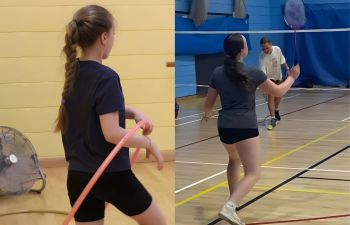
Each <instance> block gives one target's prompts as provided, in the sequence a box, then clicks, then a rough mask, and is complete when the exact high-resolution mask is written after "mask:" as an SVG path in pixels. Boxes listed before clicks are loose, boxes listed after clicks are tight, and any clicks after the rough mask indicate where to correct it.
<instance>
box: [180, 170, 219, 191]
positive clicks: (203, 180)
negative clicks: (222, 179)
mask: <svg viewBox="0 0 350 225" xmlns="http://www.w3.org/2000/svg"><path fill="white" fill-rule="evenodd" d="M223 173H226V170H223V171H221V172H219V173H216V174H214V175H211V176H210V177H207V178H204V179H202V180H199V181H197V182H195V183H193V184H190V185H187V186H185V187H183V188H180V189H178V190H176V191H175V194H177V193H180V192H181V191H184V190H186V189H188V188H191V187H193V186H196V185H197V184H200V183H203V182H205V181H207V180H210V179H211V178H214V177H216V176H219V175H220V174H223Z"/></svg>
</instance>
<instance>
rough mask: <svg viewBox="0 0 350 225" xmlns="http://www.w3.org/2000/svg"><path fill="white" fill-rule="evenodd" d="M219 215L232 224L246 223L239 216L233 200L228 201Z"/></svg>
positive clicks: (241, 224)
mask: <svg viewBox="0 0 350 225" xmlns="http://www.w3.org/2000/svg"><path fill="white" fill-rule="evenodd" d="M219 217H220V218H221V219H223V220H225V221H226V222H228V223H230V224H232V225H245V223H243V222H242V221H241V219H240V218H239V217H238V215H237V212H236V205H235V204H234V203H233V202H232V201H228V202H226V203H225V205H224V206H223V207H222V209H221V211H220V212H219Z"/></svg>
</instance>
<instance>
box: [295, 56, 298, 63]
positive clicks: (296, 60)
mask: <svg viewBox="0 0 350 225" xmlns="http://www.w3.org/2000/svg"><path fill="white" fill-rule="evenodd" d="M296 64H298V59H297V56H296V55H295V57H294V65H296Z"/></svg>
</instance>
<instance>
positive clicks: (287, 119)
mask: <svg viewBox="0 0 350 225" xmlns="http://www.w3.org/2000/svg"><path fill="white" fill-rule="evenodd" d="M264 119H265V118H258V120H264ZM348 119H349V118H348ZM283 121H304V122H338V123H340V122H346V121H345V120H303V119H286V118H284V119H283Z"/></svg>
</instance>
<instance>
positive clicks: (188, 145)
mask: <svg viewBox="0 0 350 225" xmlns="http://www.w3.org/2000/svg"><path fill="white" fill-rule="evenodd" d="M347 95H349V94H346V95H343V96H339V97H336V98H332V99H328V100H327V101H324V102H319V103H316V104H314V105H310V106H306V107H303V108H300V109H297V110H294V111H291V112H287V113H285V114H282V115H281V116H285V115H288V114H292V113H295V112H299V111H301V110H304V109H308V108H311V107H314V106H317V105H321V104H323V103H327V102H330V101H333V100H335V99H338V98H342V97H345V96H347ZM263 122H264V121H260V122H258V124H261V123H263ZM218 136H219V135H215V136H212V137H208V138H205V139H202V140H199V141H195V142H192V143H189V144H185V145H182V146H179V147H176V148H175V149H180V148H184V147H187V146H190V145H194V144H197V143H200V142H203V141H207V140H210V139H212V138H216V137H218Z"/></svg>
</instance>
